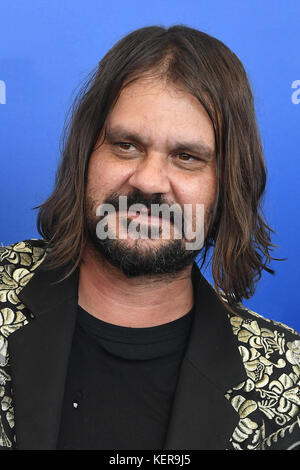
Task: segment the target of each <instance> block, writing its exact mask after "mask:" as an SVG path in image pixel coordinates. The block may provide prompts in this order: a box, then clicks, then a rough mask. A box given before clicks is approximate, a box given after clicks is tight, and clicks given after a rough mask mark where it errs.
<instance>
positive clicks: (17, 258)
mask: <svg viewBox="0 0 300 470" xmlns="http://www.w3.org/2000/svg"><path fill="white" fill-rule="evenodd" d="M46 246H47V245H46V242H45V240H43V239H38V238H31V239H28V240H23V241H20V242H16V243H12V244H10V245H6V246H0V266H2V267H3V266H8V265H14V266H19V267H20V266H23V267H24V268H27V269H29V268H31V269H32V268H34V267H36V263H39V262H40V261H41V259H42V258H43V256H44V255H45V252H46Z"/></svg>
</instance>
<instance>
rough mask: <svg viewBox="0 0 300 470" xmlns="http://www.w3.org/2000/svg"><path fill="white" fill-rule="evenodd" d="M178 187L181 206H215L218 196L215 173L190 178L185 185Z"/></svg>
mask: <svg viewBox="0 0 300 470" xmlns="http://www.w3.org/2000/svg"><path fill="white" fill-rule="evenodd" d="M182 183H183V182H182V180H181V184H178V185H177V188H178V189H177V194H178V196H179V197H180V202H181V204H193V205H194V204H196V203H199V204H204V205H205V208H207V207H209V206H211V205H213V204H214V202H215V199H216V195H217V180H216V175H215V174H214V173H213V171H211V172H209V173H207V174H206V175H201V176H199V177H195V178H194V179H191V178H189V179H188V180H187V181H186V182H185V184H182Z"/></svg>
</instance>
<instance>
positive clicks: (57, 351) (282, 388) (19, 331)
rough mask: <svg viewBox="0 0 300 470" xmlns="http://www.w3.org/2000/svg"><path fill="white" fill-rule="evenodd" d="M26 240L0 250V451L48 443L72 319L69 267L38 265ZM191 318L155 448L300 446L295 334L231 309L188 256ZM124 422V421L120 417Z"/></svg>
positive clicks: (36, 252) (39, 251) (57, 412)
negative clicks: (163, 434)
mask: <svg viewBox="0 0 300 470" xmlns="http://www.w3.org/2000/svg"><path fill="white" fill-rule="evenodd" d="M46 256H47V248H46V245H45V242H44V241H43V240H42V239H30V240H25V241H21V242H19V243H15V244H12V245H9V246H4V247H1V248H0V448H2V449H35V450H38V449H56V442H57V437H58V432H59V427H60V416H61V407H62V402H63V395H64V383H65V377H66V372H67V366H68V358H69V352H70V347H71V341H72V337H73V331H74V327H75V323H76V312H77V305H78V274H79V273H78V269H77V270H75V271H74V272H73V273H72V274H71V275H70V276H68V277H67V278H66V279H65V280H63V281H62V282H59V283H55V282H56V281H57V280H58V279H61V277H63V273H64V272H65V269H66V267H62V268H59V269H53V270H46V269H45V268H44V267H43V261H44V260H45V257H46ZM192 279H193V285H194V292H195V296H194V299H195V315H194V318H193V324H192V327H191V333H190V336H189V340H188V346H187V349H186V352H185V356H184V359H183V361H182V364H181V367H180V371H179V378H178V382H177V386H176V390H175V395H174V401H173V403H172V409H171V415H170V421H169V425H168V430H167V437H166V441H165V445H164V449H166V450H171V449H173V450H174V449H176V450H179V449H184V450H186V449H190V450H192V449H207V450H209V449H213V450H222V449H229V450H234V449H241V450H252V449H256V450H273V449H274V450H275V449H297V447H298V449H299V448H300V378H299V377H300V336H299V334H298V333H297V332H296V331H294V330H293V329H291V328H289V327H287V326H285V325H283V324H281V323H278V322H274V321H271V320H267V319H265V318H263V317H262V316H260V315H258V314H257V313H255V312H253V311H250V310H249V309H247V308H245V307H244V306H243V305H242V304H241V303H240V304H239V305H238V306H237V307H236V309H235V314H230V313H229V312H228V311H227V309H225V307H224V306H223V304H222V302H221V301H220V300H219V299H218V297H217V294H216V292H215V290H214V288H213V286H212V285H211V284H210V283H209V282H208V281H207V280H206V279H205V278H204V277H203V276H202V274H201V273H200V270H199V268H198V266H197V264H196V263H194V265H193V270H192ZM128 425H129V426H130V423H128Z"/></svg>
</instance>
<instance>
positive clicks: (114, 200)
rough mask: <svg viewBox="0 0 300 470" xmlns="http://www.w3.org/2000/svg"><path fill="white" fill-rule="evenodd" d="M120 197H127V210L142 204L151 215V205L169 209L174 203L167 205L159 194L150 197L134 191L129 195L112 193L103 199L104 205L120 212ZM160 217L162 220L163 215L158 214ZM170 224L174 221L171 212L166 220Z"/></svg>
mask: <svg viewBox="0 0 300 470" xmlns="http://www.w3.org/2000/svg"><path fill="white" fill-rule="evenodd" d="M120 196H126V197H127V207H128V208H129V207H130V206H132V205H133V204H142V205H143V206H145V207H146V208H147V209H148V210H149V211H150V213H151V204H155V205H162V204H165V205H167V206H168V207H169V208H170V207H171V206H172V204H174V203H169V202H167V201H166V200H164V199H163V197H162V195H161V194H160V193H157V194H151V195H149V196H148V195H144V194H143V193H141V192H140V191H138V190H137V191H134V192H132V193H130V194H126V195H123V194H119V193H113V194H112V195H111V196H109V197H108V198H106V199H105V201H104V203H105V204H111V205H112V206H113V207H114V209H115V210H116V212H118V211H120V207H119V197H120ZM160 217H161V218H164V213H163V212H162V213H160ZM168 220H169V221H170V222H171V223H173V224H174V222H175V219H174V213H173V212H172V211H171V212H170V215H169V219H168Z"/></svg>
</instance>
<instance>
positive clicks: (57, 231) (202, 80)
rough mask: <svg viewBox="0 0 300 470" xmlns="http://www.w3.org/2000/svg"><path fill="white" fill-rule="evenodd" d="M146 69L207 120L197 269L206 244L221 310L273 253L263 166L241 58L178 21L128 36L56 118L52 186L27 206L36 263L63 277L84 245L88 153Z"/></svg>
mask: <svg viewBox="0 0 300 470" xmlns="http://www.w3.org/2000/svg"><path fill="white" fill-rule="evenodd" d="M146 75H148V76H150V77H151V76H156V77H157V76H159V77H160V78H162V79H164V80H169V81H170V82H172V83H177V84H178V83H179V84H181V85H183V86H184V87H185V89H186V90H187V91H189V92H190V93H192V94H193V95H194V96H195V97H196V98H197V99H198V100H199V101H200V103H201V104H202V105H203V106H204V108H205V110H206V111H207V113H208V115H209V117H210V119H211V122H212V124H213V126H214V133H215V147H216V162H217V177H218V196H217V200H216V204H215V211H214V217H213V225H212V226H211V228H210V230H209V234H208V236H207V238H206V240H205V245H204V255H203V261H202V265H201V267H200V269H201V268H202V266H203V264H204V262H205V259H206V256H207V253H208V252H209V249H210V248H211V247H213V248H214V249H213V255H212V275H213V279H214V283H215V288H216V290H217V293H218V295H219V297H220V299H221V300H222V297H223V299H224V300H225V305H226V304H227V305H226V306H227V307H228V308H229V309H230V305H234V304H236V303H238V302H240V301H242V299H243V298H250V297H251V296H252V295H253V294H254V291H255V284H256V282H257V281H258V280H259V279H260V278H261V273H262V270H266V271H268V272H269V273H271V274H274V270H272V269H270V268H269V267H268V266H267V265H268V264H269V263H270V261H271V260H272V259H274V260H275V259H277V258H273V257H271V256H270V251H271V250H272V247H276V245H274V244H272V243H271V241H270V232H274V231H273V230H272V229H271V228H270V227H269V226H268V224H267V222H266V220H265V217H264V214H263V209H262V197H263V194H264V190H265V185H266V165H265V160H264V155H263V149H262V144H261V139H260V135H259V130H258V126H257V122H256V116H255V109H254V102H253V95H252V91H251V87H250V84H249V81H248V78H247V74H246V72H245V69H244V67H243V65H242V63H241V62H240V60H239V59H238V57H237V56H236V55H235V54H234V53H233V52H232V51H231V50H230V49H229V48H228V47H227V46H226V45H225V44H223V43H222V42H221V41H220V40H218V39H216V38H214V37H212V36H209V35H208V34H206V33H204V32H201V31H198V30H196V29H192V28H189V27H187V26H184V25H176V26H172V27H170V28H163V27H158V26H151V27H145V28H141V29H138V30H136V31H133V32H131V33H130V34H128V35H127V36H126V37H124V38H123V39H121V40H120V41H118V42H117V43H116V44H115V45H114V47H112V49H111V50H110V51H109V52H108V53H107V54H106V55H105V56H104V58H103V59H102V60H101V61H100V62H99V64H98V65H97V67H96V68H95V69H94V70H93V71H92V72H91V73H90V75H89V76H88V77H87V80H86V83H85V84H84V86H83V87H82V88H81V90H80V92H79V94H78V95H77V97H76V99H75V101H74V103H73V106H72V107H71V109H70V114H69V118H68V119H67V121H66V125H65V129H64V134H63V147H62V155H61V161H60V165H59V168H58V170H57V174H56V179H55V187H54V190H53V192H52V194H51V195H50V197H49V198H48V199H47V200H46V201H45V202H44V203H43V204H41V205H40V206H37V207H36V208H35V209H38V208H39V212H38V217H37V228H38V232H39V233H40V235H41V236H42V237H43V238H44V240H45V241H46V243H47V247H48V255H47V256H46V259H45V263H46V264H47V265H48V266H49V268H55V267H58V266H61V265H66V264H69V263H70V266H71V269H70V270H69V272H68V275H70V274H71V273H72V272H73V271H74V270H75V269H76V267H77V266H78V265H79V263H80V261H81V258H82V253H83V249H84V246H85V243H86V241H87V230H86V226H85V213H84V212H85V205H84V199H85V187H86V178H87V168H88V163H89V158H90V155H91V153H92V151H93V149H94V147H95V145H96V142H97V139H98V137H99V135H100V134H101V132H102V131H103V129H104V130H105V121H106V118H107V115H108V113H109V111H110V110H111V109H112V107H113V106H114V104H115V102H116V100H117V99H118V96H119V95H120V92H121V90H122V89H123V88H124V86H127V85H128V84H129V83H132V81H133V80H138V79H139V78H141V77H142V76H143V77H144V76H146ZM65 277H66V276H65ZM219 289H220V291H219ZM222 291H223V293H222ZM221 296H222V297H221ZM222 301H223V300H222ZM226 301H227V302H226ZM223 303H224V302H223ZM230 310H231V309H230ZM231 311H232V310H231Z"/></svg>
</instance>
